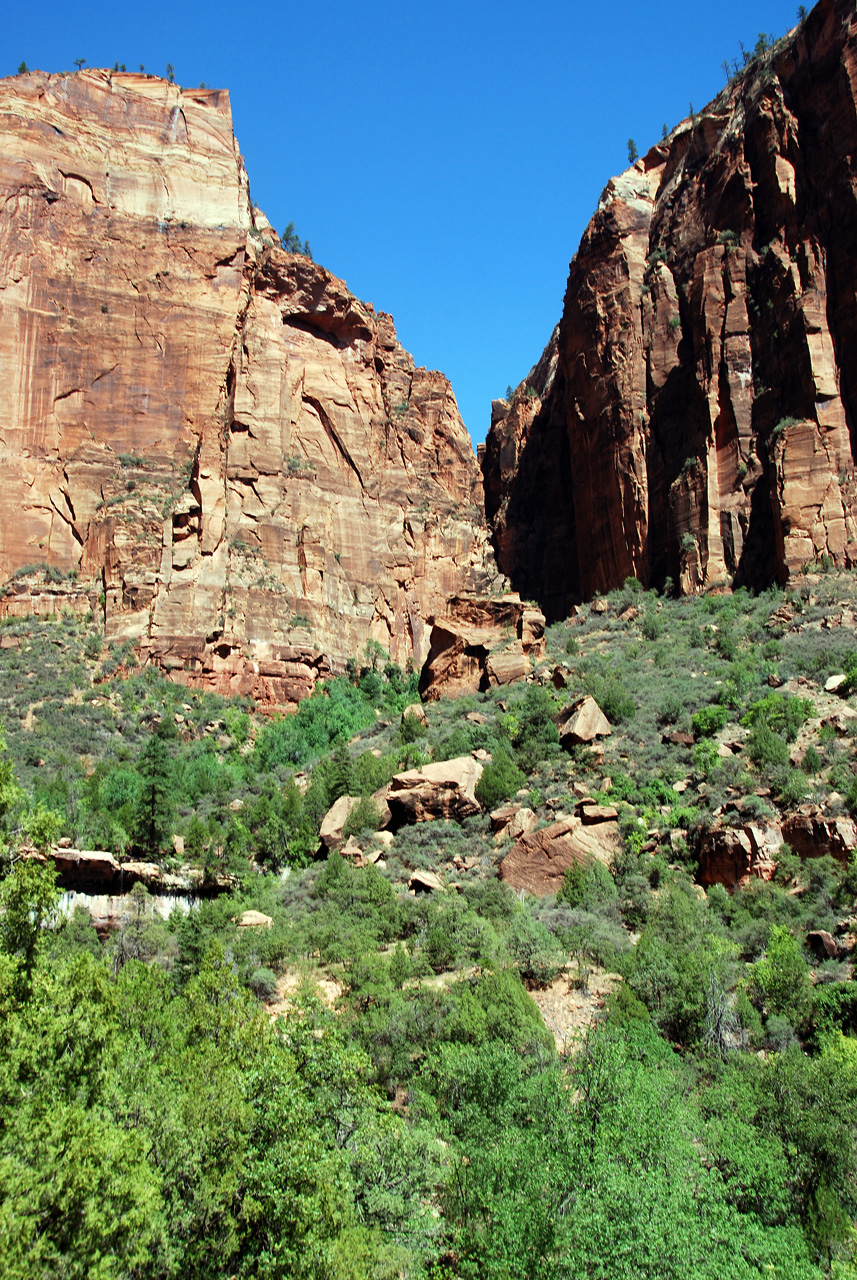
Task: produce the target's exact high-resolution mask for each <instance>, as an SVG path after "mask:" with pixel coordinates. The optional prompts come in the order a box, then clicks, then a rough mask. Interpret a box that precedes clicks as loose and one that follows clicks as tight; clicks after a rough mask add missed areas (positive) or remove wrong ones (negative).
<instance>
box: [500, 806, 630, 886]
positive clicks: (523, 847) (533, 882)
mask: <svg viewBox="0 0 857 1280" xmlns="http://www.w3.org/2000/svg"><path fill="white" fill-rule="evenodd" d="M618 842H619V831H618V826H617V824H616V823H615V822H601V823H596V824H593V825H592V826H584V824H583V822H582V821H581V820H580V818H577V817H565V818H561V819H560V820H559V821H558V822H554V823H552V824H551V825H550V826H549V827H543V828H542V829H541V830H540V831H530V832H528V833H527V834H526V835H524V836H522V837H521V839H520V840H519V841H518V843H517V844H516V845H515V847H514V848H513V849H512V850H511V851H510V852H509V853H508V854H507V855H506V857H505V858H504V859H503V861H502V862H501V863H500V879H501V880H504V881H505V882H506V883H507V884H509V885H511V886H512V888H513V889H524V890H526V892H527V893H532V894H535V895H538V896H540V897H543V896H545V895H546V894H549V893H556V892H557V891H558V890H559V889H561V888H562V885H563V880H564V877H565V873H566V871H567V870H568V868H569V867H572V866H574V865H575V864H576V863H582V862H585V861H586V860H587V859H588V858H598V859H599V860H600V861H602V862H608V861H609V860H610V859H611V858H612V856H613V854H614V853H615V852H616V849H617V848H618Z"/></svg>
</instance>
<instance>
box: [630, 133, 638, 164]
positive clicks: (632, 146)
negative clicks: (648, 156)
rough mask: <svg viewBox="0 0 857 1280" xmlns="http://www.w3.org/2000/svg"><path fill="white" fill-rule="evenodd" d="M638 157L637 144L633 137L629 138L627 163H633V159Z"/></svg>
mask: <svg viewBox="0 0 857 1280" xmlns="http://www.w3.org/2000/svg"><path fill="white" fill-rule="evenodd" d="M639 158H640V153H639V151H638V150H637V144H636V142H635V141H634V139H633V138H629V139H628V164H633V163H634V161H635V160H638V159H639Z"/></svg>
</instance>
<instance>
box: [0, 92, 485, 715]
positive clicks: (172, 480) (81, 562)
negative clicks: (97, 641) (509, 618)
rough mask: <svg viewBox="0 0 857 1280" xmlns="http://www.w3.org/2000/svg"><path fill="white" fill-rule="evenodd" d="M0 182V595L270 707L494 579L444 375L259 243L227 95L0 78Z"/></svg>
mask: <svg viewBox="0 0 857 1280" xmlns="http://www.w3.org/2000/svg"><path fill="white" fill-rule="evenodd" d="M0 196H2V205H0V376H2V381H3V385H4V387H5V388H6V411H5V414H4V429H3V465H4V481H5V483H4V486H3V492H2V494H0V575H2V577H4V578H5V579H6V580H7V589H6V592H5V594H4V597H3V599H2V601H0V613H2V612H5V613H27V612H30V611H33V610H38V611H41V610H48V609H50V608H52V607H54V606H55V605H56V606H57V607H61V606H62V605H68V604H69V603H70V604H71V606H72V607H75V608H79V609H87V608H90V607H91V608H93V609H94V610H96V611H100V612H101V613H102V614H103V616H104V620H105V624H106V629H107V635H108V637H111V638H123V637H131V638H133V639H134V640H135V641H136V642H137V643H138V645H139V649H140V652H141V654H142V655H143V658H144V659H145V660H148V661H150V662H155V663H158V664H159V665H161V666H162V667H163V668H165V669H166V670H168V671H169V672H170V673H171V674H172V676H173V678H174V679H176V680H178V681H182V682H188V683H194V684H198V685H204V686H207V687H210V688H213V689H217V690H219V691H221V692H237V693H244V694H249V695H252V696H253V697H254V698H256V699H257V701H259V702H260V703H261V704H262V705H269V706H272V707H273V706H288V705H290V704H293V703H294V702H296V701H297V700H298V699H299V698H300V697H301V696H302V695H303V694H304V693H306V692H307V691H308V690H309V689H310V688H311V687H312V685H313V683H314V681H315V679H316V678H317V677H318V676H319V675H323V674H325V673H327V672H329V671H330V670H339V669H341V668H342V667H343V666H344V663H345V660H346V658H347V657H348V656H352V655H354V654H356V653H358V652H360V651H361V649H362V648H363V647H364V646H365V644H366V642H367V641H369V640H374V641H378V642H380V643H381V644H382V645H383V646H384V648H385V649H387V650H388V651H389V652H390V654H391V655H392V657H393V658H394V659H395V660H397V661H399V662H401V663H404V662H406V661H407V660H408V659H412V660H413V661H414V662H415V663H416V664H418V665H421V664H422V662H423V660H424V659H425V657H426V655H427V653H428V648H429V627H428V621H427V620H428V619H429V618H430V617H431V616H433V615H436V614H440V613H442V612H443V609H444V606H445V602H446V600H447V598H448V597H449V596H452V595H455V594H458V593H461V592H478V593H481V594H485V593H490V592H491V591H492V590H494V589H495V580H496V578H497V574H496V569H495V567H494V563H493V556H492V553H491V550H490V546H489V545H488V541H487V530H486V527H485V524H484V516H483V511H482V483H481V478H480V474H479V470H478V467H477V464H476V460H475V457H474V454H473V450H472V446H471V444H470V440H469V437H468V435H467V432H466V430H465V428H464V426H463V424H462V422H461V418H460V416H459V414H458V410H457V407H456V403H455V398H454V396H453V394H452V391H451V388H450V386H449V383H448V382H447V381H446V379H445V378H444V377H443V376H442V375H441V374H439V373H432V372H428V371H426V370H425V369H417V368H415V367H414V362H413V360H412V358H411V357H410V356H409V355H408V353H407V352H406V351H404V349H403V348H402V347H401V345H400V344H399V342H398V339H397V337H396V332H395V328H394V325H393V321H392V319H391V318H390V316H388V315H385V314H383V313H376V312H375V310H374V309H373V307H372V306H371V305H370V304H368V303H363V302H360V301H359V300H358V299H357V298H355V297H354V296H353V295H352V294H351V293H350V292H349V291H348V289H347V288H346V286H345V284H344V283H343V282H342V281H341V280H338V279H336V278H335V277H334V276H332V275H331V274H330V273H329V272H327V271H325V270H324V269H323V268H322V267H320V266H317V265H316V264H314V263H312V262H311V261H309V260H308V259H306V258H304V257H301V256H295V255H291V254H287V253H285V252H284V251H283V250H282V249H281V248H280V247H279V240H278V237H277V236H276V234H275V233H274V232H273V231H272V230H271V228H270V226H269V224H268V223H267V220H266V219H265V218H264V216H263V215H262V214H261V213H260V212H259V211H258V210H257V209H255V208H254V207H253V205H252V203H251V201H250V196H249V188H248V183H247V177H246V174H245V171H244V166H243V162H242V160H241V156H240V154H239V152H238V148H237V144H236V142H235V138H234V136H233V132H232V120H231V113H230V106H229V98H228V95H227V94H226V93H225V92H220V91H214V90H203V89H200V90H183V89H180V88H179V87H178V86H177V85H171V84H168V83H167V82H165V81H163V80H159V79H156V78H154V77H148V76H142V75H130V74H125V73H122V74H110V73H108V72H101V71H83V72H80V73H79V74H76V75H52V76H47V75H42V74H40V73H33V74H31V75H24V76H18V77H15V78H14V79H11V80H5V81H2V82H0ZM27 569H30V570H31V571H32V572H30V574H29V575H28V574H27V573H26V572H24V571H25V570H27ZM46 570H47V572H46ZM16 575H17V576H16ZM58 578H64V579H65V581H64V583H63V584H61V585H60V584H57V582H56V580H57V579H58ZM51 580H53V581H51ZM57 602H59V603H57Z"/></svg>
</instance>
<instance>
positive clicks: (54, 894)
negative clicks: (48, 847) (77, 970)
mask: <svg viewBox="0 0 857 1280" xmlns="http://www.w3.org/2000/svg"><path fill="white" fill-rule="evenodd" d="M58 901H59V891H58V889H57V887H56V873H55V871H54V868H53V864H52V863H48V864H44V863H42V862H38V861H36V859H35V858H19V859H18V860H17V861H16V862H15V864H14V866H13V867H12V870H11V871H10V872H9V874H8V875H7V876H6V878H5V879H4V880H3V882H2V884H0V909H2V911H0V946H2V949H3V951H4V952H5V953H6V955H8V956H10V957H12V958H13V959H14V960H16V961H17V962H18V964H19V966H20V972H21V977H22V979H23V986H22V990H26V989H27V988H28V987H29V983H30V979H31V976H32V971H33V965H34V964H35V959H36V950H37V948H38V945H39V942H40V940H41V938H42V931H43V929H44V927H45V926H46V925H47V924H48V923H49V922H50V920H51V919H52V916H53V913H54V911H55V909H56V905H57V902H58Z"/></svg>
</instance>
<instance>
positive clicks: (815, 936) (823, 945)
mask: <svg viewBox="0 0 857 1280" xmlns="http://www.w3.org/2000/svg"><path fill="white" fill-rule="evenodd" d="M806 945H807V946H808V947H809V949H810V951H811V952H812V954H813V955H814V956H815V958H816V960H835V959H836V957H837V956H838V954H839V947H838V946H837V943H836V939H835V938H833V937H831V935H830V934H829V933H828V932H827V930H826V929H810V931H809V932H808V933H807V935H806Z"/></svg>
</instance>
